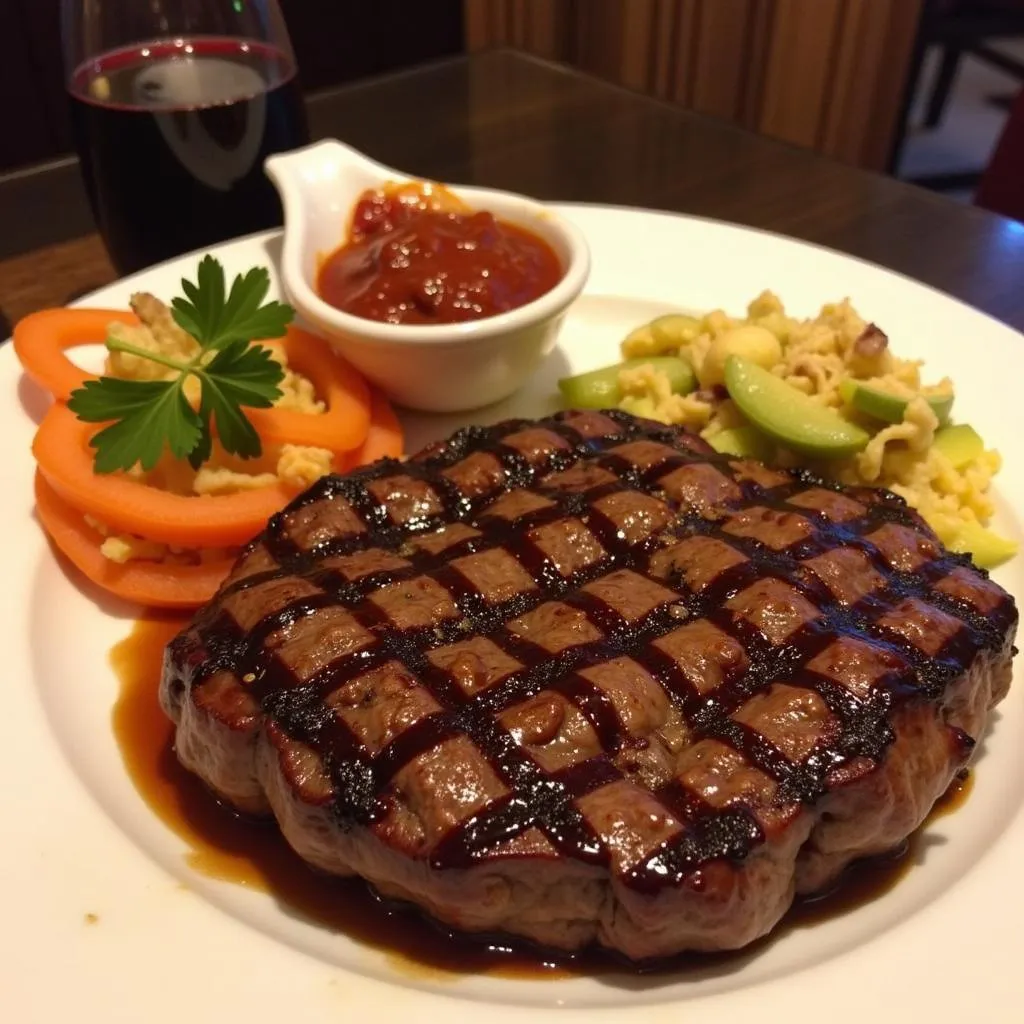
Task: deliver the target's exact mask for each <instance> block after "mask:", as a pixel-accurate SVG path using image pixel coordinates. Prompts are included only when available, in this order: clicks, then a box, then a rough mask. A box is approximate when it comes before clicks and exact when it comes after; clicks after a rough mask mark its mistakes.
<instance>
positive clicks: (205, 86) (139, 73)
mask: <svg viewBox="0 0 1024 1024" xmlns="http://www.w3.org/2000/svg"><path fill="white" fill-rule="evenodd" d="M62 5H63V6H62V10H61V21H62V34H63V42H64V62H65V72H66V82H67V89H68V94H69V96H70V102H71V111H72V123H73V127H74V134H75V145H76V148H77V150H78V155H79V158H80V161H81V167H82V176H83V178H84V180H85V186H86V191H87V192H88V194H89V201H90V203H91V204H92V210H93V215H94V216H95V218H96V223H97V225H98V226H99V229H100V233H101V234H102V236H103V239H104V242H105V243H106V246H107V250H108V252H109V253H110V258H111V260H112V261H113V263H114V266H115V267H116V268H117V270H118V271H119V272H120V273H122V274H127V273H131V272H132V271H135V270H138V269H140V268H142V267H146V266H149V265H150V264H153V263H156V262H159V261H160V260H164V259H168V258H169V257H171V256H176V255H178V254H180V253H183V252H188V251H190V250H192V249H198V248H202V247H205V246H209V245H211V244H213V243H216V242H220V241H223V240H224V239H228V238H234V237H236V236H237V235H244V234H249V233H251V232H254V231H259V230H262V229H265V228H269V227H273V226H275V225H278V224H280V223H281V219H282V215H281V207H280V201H279V199H278V196H277V192H276V191H275V189H274V188H273V186H272V185H271V183H270V181H269V179H267V177H266V175H265V174H264V173H263V161H264V158H265V157H267V156H269V155H270V154H272V153H279V152H282V151H284V150H288V149H294V148H296V147H298V146H301V145H304V144H305V143H307V142H308V141H309V130H308V128H307V124H306V112H305V107H304V105H303V100H302V94H301V91H300V89H299V86H298V81H297V77H296V63H295V56H294V54H293V52H292V48H291V42H290V40H289V38H288V31H287V28H286V27H285V23H284V18H283V17H282V15H281V11H280V9H279V8H278V6H277V0H62Z"/></svg>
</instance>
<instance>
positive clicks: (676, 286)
mask: <svg viewBox="0 0 1024 1024" xmlns="http://www.w3.org/2000/svg"><path fill="white" fill-rule="evenodd" d="M565 212H566V213H567V214H568V215H569V216H571V217H572V218H573V219H575V220H576V222H577V223H578V224H579V225H580V227H582V228H583V230H584V231H585V232H586V234H587V236H588V239H589V241H590V244H591V246H592V249H593V257H594V268H593V275H592V278H591V281H590V284H589V286H588V289H587V295H586V296H585V298H584V299H582V300H581V301H580V302H579V304H578V306H577V307H575V309H574V311H573V312H572V314H571V316H570V318H569V321H568V323H567V325H566V328H565V331H564V334H563V337H562V340H561V344H560V347H559V350H558V352H557V353H556V354H555V356H554V357H553V358H552V359H551V361H550V363H549V364H547V365H546V366H545V368H544V370H543V372H542V374H541V375H540V376H539V377H538V378H537V379H536V380H535V381H534V382H532V383H531V385H530V386H529V387H528V388H527V389H526V390H525V391H524V392H523V393H521V394H520V395H519V396H517V397H516V398H515V399H513V400H510V401H509V402H506V403H504V404H503V405H502V406H501V407H500V408H492V409H488V410H486V411H485V412H483V413H481V414H479V415H478V416H477V417H476V419H478V420H492V421H493V420H494V419H497V418H498V417H499V416H503V415H507V414H510V413H514V414H524V415H540V414H543V413H544V412H546V411H548V410H550V409H551V408H552V403H551V399H550V395H551V392H552V390H553V382H554V380H555V378H557V377H558V376H561V375H562V374H564V373H565V371H566V370H567V369H573V370H581V369H585V368H590V367H593V366H597V365H600V364H602V363H606V362H609V361H612V360H614V359H615V357H616V354H617V344H618V341H619V339H620V338H621V337H622V335H623V334H624V333H625V331H626V330H627V329H628V328H629V327H630V326H631V325H633V324H635V323H636V322H638V321H642V320H644V319H646V318H648V317H650V316H651V315H653V314H654V313H656V312H659V311H661V310H664V309H667V308H673V307H685V308H710V307H715V306H724V307H727V308H729V309H735V310H741V309H742V308H743V307H744V305H745V303H746V302H747V301H748V300H749V299H750V298H751V297H753V296H754V295H755V294H757V293H758V292H759V291H760V290H761V289H762V288H763V287H765V286H770V287H772V288H773V289H774V290H776V291H777V292H778V293H779V294H781V295H782V296H783V298H784V299H785V301H786V302H787V305H788V306H789V308H790V309H791V310H792V311H793V312H794V313H797V314H801V315H805V314H808V315H809V314H812V313H814V312H815V311H816V310H817V307H818V306H819V305H820V304H821V303H822V302H823V301H825V300H832V299H838V298H841V297H843V296H845V295H849V296H851V297H852V298H853V299H854V301H855V303H856V305H857V306H858V307H859V309H860V310H861V312H862V313H863V314H864V315H865V316H866V317H868V318H869V319H872V320H875V321H876V322H878V323H879V324H881V325H883V327H884V329H885V330H886V331H887V332H888V334H889V335H890V337H891V338H892V342H893V345H894V347H895V350H896V351H897V352H898V353H899V354H900V355H905V356H919V357H922V358H926V359H927V360H928V367H929V370H930V372H931V373H932V374H934V375H935V376H939V375H942V374H946V373H948V374H950V375H951V376H953V377H954V378H955V381H956V385H957V409H956V412H957V416H958V418H960V419H963V420H969V421H971V422H972V423H974V424H975V425H976V426H977V428H978V429H979V430H980V431H981V433H982V434H983V435H984V436H985V437H986V438H987V439H989V440H990V442H992V443H993V444H995V445H997V446H998V447H999V448H1000V449H1001V450H1002V452H1003V454H1004V456H1005V468H1004V470H1003V472H1002V474H1001V475H1000V477H999V479H998V489H999V494H1000V501H1001V506H1002V509H1003V515H1002V517H1001V522H1000V524H999V525H1000V527H1001V528H1002V529H1003V530H1004V532H1007V533H1010V534H1011V535H1014V536H1016V537H1018V538H1020V537H1021V529H1020V526H1019V524H1018V523H1017V522H1015V521H1014V520H1013V519H1012V517H1011V516H1010V515H1009V514H1008V513H1007V512H1006V510H1008V509H1012V508H1020V507H1024V455H1022V453H1021V449H1020V448H1019V447H1018V442H1019V440H1020V438H1022V437H1024V400H1022V394H1021V386H1020V384H1019V382H1018V379H1017V374H1016V372H1015V371H1016V368H1017V367H1018V366H1019V365H1020V359H1021V356H1022V353H1024V348H1022V347H1021V346H1022V344H1024V339H1022V338H1021V336H1020V335H1018V334H1017V333H1015V332H1014V331H1012V330H1010V329H1009V328H1008V327H1005V326H1003V325H1001V324H999V323H997V322H995V321H993V320H991V319H989V318H987V317H985V316H983V315H981V314H979V313H977V312H975V311H973V310H971V309H969V308H967V307H966V306H963V305H961V304H960V303H958V302H955V301H954V300H952V299H950V298H948V297H945V296H943V295H940V294H938V293H937V292H935V291H932V290H931V289H929V288H926V287H924V286H922V285H919V284H916V283H914V282H912V281H909V280H907V279H905V278H901V277H898V276H896V275H894V274H891V273H888V272H887V271H884V270H881V269H879V268H877V267H873V266H869V265H867V264H865V263H861V262H858V261H856V260H852V259H850V258H848V257H844V256H841V255H839V254H836V253H833V252H829V251H826V250H823V249H818V248H814V247H811V246H807V245H802V244H798V243H795V242H792V241H789V240H786V239H782V238H779V237H777V236H773V235H768V234H762V233H758V232H753V231H748V230H745V229H741V228H736V227H730V226H726V225H722V224H717V223H712V222H709V221H703V220H699V219H694V218H683V217H674V216H668V215H661V214H647V213H641V212H637V211H626V210H614V209H606V208H596V207H568V208H566V210H565ZM277 250H278V242H277V240H276V239H275V237H274V236H272V235H262V236H256V237H254V238H249V239H244V240H241V241H238V242H233V243H230V244H228V245H225V246H223V247H220V248H219V249H218V250H217V251H218V255H219V256H220V257H221V259H222V260H223V261H224V263H225V265H226V266H227V268H228V270H229V271H231V272H233V271H237V270H241V269H244V268H246V267H249V266H251V265H253V264H256V263H264V264H265V263H273V261H274V259H275V257H276V253H277ZM194 262H195V261H194V259H192V258H188V259H184V260H181V261H176V262H173V263H170V264H167V265H165V266H162V267H158V268H155V269H153V270H150V271H147V272H146V273H144V274H140V275H138V276H136V277H134V278H131V279H129V280H126V281H121V282H118V283H117V284H115V285H112V286H111V287H110V288H106V289H103V290H102V291H100V292H97V293H95V294H94V295H92V296H90V297H89V298H88V299H87V300H85V304H87V305H95V306H122V305H123V304H124V303H125V302H126V300H127V298H128V295H129V293H130V292H131V291H133V290H135V289H138V288H146V289H148V290H151V291H153V292H155V293H157V294H159V295H164V296H170V295H172V294H176V293H177V290H178V287H179V279H180V278H181V276H182V274H185V273H188V274H191V272H192V268H193V267H194ZM0 386H2V388H3V390H4V394H5V395H6V397H5V398H4V400H3V401H2V403H0V429H2V431H3V438H4V440H3V451H4V467H5V468H4V490H5V494H4V498H3V503H2V508H0V536H2V537H3V543H4V546H5V552H4V560H3V564H4V565H5V566H6V572H5V582H4V586H3V596H2V598H0V601H2V602H3V605H2V612H3V614H2V616H0V631H2V636H3V658H4V662H5V664H4V673H3V683H2V684H0V685H2V687H3V691H2V693H3V696H2V699H0V714H2V739H0V780H2V783H0V785H2V789H0V920H2V925H0V1000H2V1006H3V1016H4V1018H5V1019H11V1020H17V1021H19V1022H21V1024H25V1022H29V1021H57V1020H65V1019H67V1020H70V1019H85V1020H88V1021H93V1020H95V1021H104V1022H112V1021H132V1022H139V1021H147V1022H150V1024H163V1022H171V1021H174V1022H180V1021H182V1020H188V1021H190V1022H198V1021H217V1022H219V1024H225V1022H227V1021H236V1020H243V1019H246V1020H251V1021H281V1020H286V1019H294V1020H301V1021H302V1022H303V1024H319V1022H328V1021H329V1022H331V1024H336V1022H338V1021H347V1020H354V1019H370V1020H374V1021H378V1022H390V1021H405V1020H409V1019H411V1018H412V1015H416V1018H417V1019H426V1020H441V1019H443V1020H445V1021H446V1022H448V1024H461V1022H470V1021H473V1022H477V1021H479V1020H481V1019H486V1020H488V1021H491V1022H494V1024H511V1022H518V1021H526V1020H529V1021H530V1022H531V1024H536V1022H538V1021H543V1020H549V1019H550V1020H554V1019H557V1020H558V1021H575V1020H579V1021H583V1020H586V1021H588V1022H592V1021H593V1020H595V1019H599V1020H607V1021H616V1022H619V1021H622V1022H629V1021H634V1020H635V1021H644V1022H645V1024H650V1022H652V1021H669V1020H671V1021H677V1020H680V1019H684V1015H691V1014H701V1015H702V1016H703V1019H714V1020H715V1022H716V1024H731V1022H740V1021H743V1022H746V1021H749V1020H754V1019H756V1020H768V1021H771V1020H782V1019H787V1020H789V1019H792V1018H793V1016H794V1009H795V1007H801V1008H802V1007H806V1010H802V1009H797V1010H796V1011H795V1012H796V1015H797V1018H798V1019H800V1018H802V1017H803V1016H807V1017H808V1018H809V1017H810V1016H811V1015H812V1014H813V1015H814V1016H815V1017H817V1016H820V1015H821V1014H825V1015H827V1017H828V1018H829V1021H830V1024H848V1022H849V1024H852V1022H854V1021H857V1022H859V1021H863V1020H865V1019H875V1020H882V1021H888V1020H893V1019H896V1018H897V1017H902V1016H903V1015H904V1014H905V1013H913V1014H915V1015H917V1016H919V1017H921V1018H922V1019H923V1018H928V1019H929V1020H930V1021H931V1022H932V1024H941V1022H946V1021H949V1022H952V1021H960V1020H963V1019H964V1018H965V1016H966V1015H968V1014H970V1015H971V1016H972V1017H973V1016H975V1015H976V1016H978V1017H980V1018H981V1019H983V1020H987V1021H1011V1020H1020V1019H1021V1014H1020V1002H1021V996H1022V995H1024V984H1022V981H1021V977H1022V974H1021V968H1020V965H1019V953H1020V950H1021V948H1022V944H1021V940H1020V937H1019V936H1020V931H1019V927H1020V924H1019V923H1020V921H1021V920H1024V885H1022V884H1021V883H1020V870H1021V869H1020V865H1021V862H1022V860H1024V819H1022V817H1021V815H1020V813H1019V811H1020V808H1021V804H1022V798H1024V714H1022V707H1021V703H1022V698H1024V689H1022V687H1021V685H1020V684H1018V685H1017V686H1016V687H1015V688H1014V689H1013V690H1012V691H1011V693H1010V696H1009V698H1008V699H1007V700H1006V701H1005V703H1004V704H1003V706H1002V708H1001V711H1000V713H999V715H998V716H997V721H996V723H995V726H994V728H993V730H992V731H991V733H990V735H989V736H988V738H987V740H986V742H985V744H984V754H983V757H982V758H981V761H980V765H979V767H978V770H977V778H976V784H975V787H974V792H973V793H972V795H971V797H970V799H969V801H968V802H967V803H966V805H965V806H964V807H963V808H962V809H961V810H959V811H958V812H957V813H956V814H954V815H951V816H947V817H944V818H942V819H940V821H939V822H937V823H936V824H935V825H933V826H932V827H930V829H929V832H928V837H929V838H928V841H927V842H926V843H924V844H923V845H922V849H923V850H924V851H925V854H924V857H923V863H922V864H921V865H920V866H918V867H916V868H915V869H914V870H912V871H911V872H910V873H909V874H908V875H907V877H905V878H904V879H903V880H902V881H901V882H900V883H899V885H898V886H896V888H895V889H894V890H893V891H892V892H890V893H889V894H888V895H886V896H884V897H881V898H879V899H877V900H875V901H873V902H870V903H868V904H866V905H863V906H861V907H859V908H858V909H856V910H855V911H852V912H850V913H848V914H846V915H845V916H842V917H837V918H834V919H832V920H828V921H826V922H824V923H821V924H818V925H816V926H814V927H813V928H799V929H794V930H792V931H789V932H787V933H786V934H785V935H784V936H783V937H782V938H781V939H780V940H779V941H777V942H775V943H774V944H772V945H770V946H769V947H768V948H767V949H765V950H764V951H763V952H761V953H760V954H759V955H757V956H754V957H749V958H737V959H736V960H735V961H734V962H731V963H730V965H729V966H728V967H726V968H721V967H720V968H718V969H716V970H713V971H708V972H705V973H703V974H701V973H693V974H690V975H684V976H678V977H667V978H666V977H658V978H650V979H643V978H641V979H636V978H629V977H623V978H616V977H602V978H597V979H574V980H569V981H557V982H551V981H547V982H540V981H514V980H502V979H494V978H489V977H484V976H479V977H466V978H464V979H461V980H458V981H442V980H435V979H432V978H431V977H430V976H429V975H426V974H424V975H422V976H420V975H417V974H415V973H410V972H407V971H406V972H403V971H401V970H397V969H396V968H395V966H394V964H393V961H391V960H389V959H388V957H387V956H386V955H384V954H382V953H380V952H379V951H375V950H372V949H368V948H364V947H361V946H358V945H356V944H355V943H353V942H351V941H349V940H347V939H346V938H344V937H343V936H339V935H336V934H331V933H330V932H329V931H327V930H326V929H324V928H321V927H317V926H314V925H311V924H306V923H304V922H303V921H302V920H300V919H299V918H297V917H295V916H292V915H290V914H289V913H288V909H287V907H283V906H281V905H279V904H277V903H276V902H275V901H274V900H273V899H272V898H271V897H269V896H267V895H264V894H261V893H255V892H251V891H247V890H245V889H242V888H239V887H237V886H234V885H231V884H227V883H219V882H216V881H213V880H211V879H209V878H207V877H204V876H203V875H200V874H196V873H195V872H193V871H192V870H191V869H190V868H189V867H188V865H187V863H186V860H185V853H186V849H185V847H184V845H183V843H182V842H181V841H180V840H179V839H178V838H177V837H176V836H175V835H174V834H172V833H171V832H170V831H169V830H168V829H167V828H166V827H165V826H164V825H163V824H162V823H161V822H160V821H159V820H158V819H157V818H156V817H155V816H154V814H153V812H152V811H150V810H149V808H148V807H147V806H146V804H145V803H144V802H143V801H142V799H141V798H140V796H139V795H138V793H137V792H136V791H135V789H134V788H133V787H132V785H131V783H130V782H129V780H128V778H127V776H126V774H125V771H124V768H123V766H122V763H121V759H120V754H119V752H118V749H117V746H116V744H115V742H114V739H113V736H112V733H111V727H110V711H111V706H112V704H113V702H114V699H115V695H116V682H115V680H114V677H113V675H112V673H111V671H110V669H109V666H108V662H107V652H108V651H109V649H110V647H111V646H112V645H113V644H114V643H115V642H116V641H117V640H119V639H121V638H122V637H123V636H125V635H126V634H127V632H128V630H129V627H130V621H129V620H130V618H131V609H129V608H125V609H124V611H123V613H121V614H116V613H114V612H111V611H109V610H108V611H105V612H104V611H100V610H99V609H98V608H97V606H96V605H95V604H94V603H92V602H91V601H90V599H89V598H88V597H87V596H86V595H85V594H84V593H83V592H81V591H80V590H79V589H78V588H77V586H76V585H75V583H74V582H73V581H72V580H71V579H70V578H69V577H68V576H66V575H65V573H64V572H63V570H62V569H61V568H60V567H59V565H58V564H57V562H56V561H55V560H54V558H53V556H52V555H51V553H50V550H49V548H48V546H47V545H46V543H45V541H44V539H43V537H42V535H41V533H40V530H39V528H38V526H37V524H36V522H35V520H34V517H33V512H32V497H31V478H32V469H33V466H32V460H31V457H30V455H29V444H30V442H31V438H32V433H33V420H32V414H33V413H34V412H35V413H38V411H39V409H40V408H41V407H42V405H43V398H42V396H41V395H40V394H39V393H38V392H37V391H36V390H35V389H34V388H33V387H32V386H31V385H29V384H27V383H25V382H23V381H22V380H21V378H20V373H19V370H18V367H17V364H16V362H15V359H14V353H13V352H12V351H11V348H10V346H6V347H5V348H4V349H3V350H0ZM455 422H456V421H455V420H453V419H443V418H440V417H437V418H428V417H423V416H419V417H415V418H410V420H409V429H410V444H411V445H416V444H419V443H421V442H423V441H425V440H427V439H429V438H432V437H438V436H442V435H444V434H445V433H447V432H448V431H449V429H450V428H451V427H452V426H453V425H454V424H455ZM996 578H997V579H998V580H999V581H1000V582H1001V583H1002V584H1003V585H1004V586H1006V587H1008V588H1009V589H1010V590H1011V591H1012V592H1013V593H1014V594H1016V595H1017V596H1018V599H1019V598H1020V596H1021V595H1022V594H1024V558H1022V559H1017V560H1016V561H1015V562H1013V563H1011V564H1010V565H1009V566H1007V567H1005V568H1004V569H1001V570H1000V571H998V572H997V573H996ZM87 914H94V915H96V916H97V918H98V920H97V921H96V922H95V923H92V924H87V923H86V919H85V915H87ZM555 1008H558V1012H557V1013H555V1012H554V1010H555ZM812 1008H813V1009H812ZM712 1014H713V1015H714V1017H713V1018H712V1017H710V1016H709V1015H712Z"/></svg>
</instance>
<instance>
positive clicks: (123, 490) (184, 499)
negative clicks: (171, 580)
mask: <svg viewBox="0 0 1024 1024" xmlns="http://www.w3.org/2000/svg"><path fill="white" fill-rule="evenodd" d="M95 429H96V428H95V427H93V426H91V425H90V424H88V423H84V422H83V421H82V420H80V419H78V418H77V417H76V416H75V415H74V413H72V412H71V411H70V410H69V409H68V407H67V406H66V405H62V404H60V403H57V404H55V405H53V406H51V408H50V409H49V410H48V411H47V413H46V415H45V416H44V417H43V422H42V423H41V424H40V425H39V429H38V431H36V436H35V440H34V441H33V443H32V452H33V454H34V455H35V458H36V462H38V464H39V469H40V471H41V472H42V474H43V476H44V477H45V478H46V482H47V483H48V484H49V485H50V486H51V487H52V488H53V490H55V491H56V492H57V493H58V494H59V495H60V497H61V498H63V500H64V501H66V502H68V503H69V504H71V505H72V506H74V508H75V509H77V510H79V511H80V512H82V513H87V514H89V515H91V516H93V517H94V518H95V519H98V520H100V521H101V522H103V523H106V524H107V525H108V526H109V527H111V528H112V529H114V530H118V531H121V532H123V533H133V534H137V535H138V536H140V537H146V538H147V539H149V540H154V541H158V542H160V543H162V544H174V545H178V546H181V547H188V548H194V547H233V546H237V545H240V544H244V543H245V542H246V541H248V540H249V539H250V538H251V537H253V536H254V535H255V534H257V533H258V532H259V531H260V530H261V529H263V527H264V526H265V525H266V521H267V520H268V519H269V518H270V516H272V515H273V514H274V513H275V512H277V511H278V510H279V509H281V508H283V507H284V506H285V505H286V504H287V503H288V502H289V501H290V500H291V498H292V497H293V494H292V492H291V491H289V490H288V489H287V488H286V487H285V486H284V485H283V484H280V483H278V484H273V485H271V486H269V487H261V488H258V489H257V490H252V491H239V492H237V493H235V494H225V495H217V496H209V495H196V496H192V495H182V494H172V493H170V492H168V491H164V490H161V489H160V488H158V487H152V486H150V485H149V484H145V483H142V482H141V481H138V480H133V479H131V477H129V476H126V475H124V474H120V473H112V474H108V475H105V476H101V475H99V474H97V473H96V472H94V470H93V465H92V454H91V450H90V447H89V442H90V440H91V439H92V434H93V433H94V432H95Z"/></svg>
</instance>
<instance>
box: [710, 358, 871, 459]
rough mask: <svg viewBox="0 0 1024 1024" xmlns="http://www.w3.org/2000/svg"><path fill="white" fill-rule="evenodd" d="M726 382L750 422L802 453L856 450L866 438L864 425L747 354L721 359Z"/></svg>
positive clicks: (834, 455)
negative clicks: (820, 401) (723, 360)
mask: <svg viewBox="0 0 1024 1024" xmlns="http://www.w3.org/2000/svg"><path fill="white" fill-rule="evenodd" d="M725 386H726V390H728V392H729V397H730V398H731V399H732V400H733V401H734V402H735V403H736V404H737V406H739V409H740V412H742V413H743V415H744V416H745V417H746V418H747V419H748V420H750V422H751V423H753V424H754V426H756V427H757V428H758V429H759V430H763V431H764V432H765V433H766V434H767V435H768V436H769V437H772V438H774V439H775V440H776V441H779V442H780V443H781V444H784V445H786V446H787V447H789V448H794V449H796V450H797V451H800V452H804V453H805V454H807V455H812V456H816V457H818V458H841V457H843V456H846V455H853V454H854V453H855V452H859V451H860V450H861V449H862V448H864V447H865V446H866V445H867V443H868V441H870V440H871V437H870V435H869V434H868V433H867V431H865V430H861V428H860V427H858V426H856V424H853V423H849V422H848V421H846V420H844V419H843V418H842V417H841V416H840V415H839V414H838V413H835V412H833V411H832V410H831V409H827V408H825V406H823V405H818V403H817V402H815V401H813V400H812V399H811V398H809V397H808V396H807V395H805V394H804V393H803V392H802V391H797V389H796V388H794V387H793V386H792V385H790V384H787V383H786V382H785V381H784V380H782V378H781V377H776V376H775V375H774V374H773V373H772V372H771V371H770V370H766V369H764V367H762V366H758V365H757V364H756V363H752V362H750V361H749V360H747V359H740V358H739V357H738V356H730V357H729V358H728V359H727V360H726V362H725Z"/></svg>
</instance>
